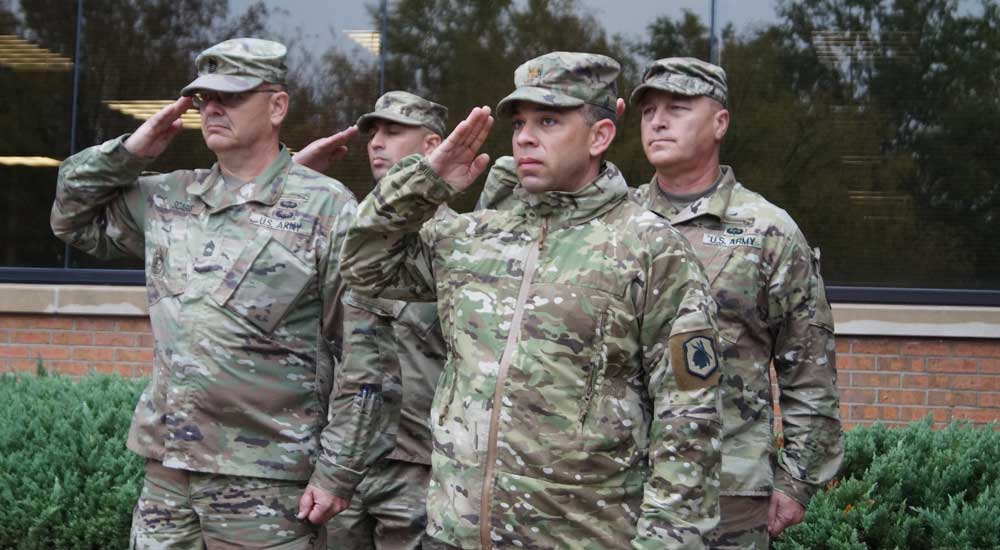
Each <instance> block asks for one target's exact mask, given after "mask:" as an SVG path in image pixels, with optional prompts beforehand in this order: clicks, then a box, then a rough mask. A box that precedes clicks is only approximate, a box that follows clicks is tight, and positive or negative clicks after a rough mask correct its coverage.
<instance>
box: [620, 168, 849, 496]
mask: <svg viewBox="0 0 1000 550" xmlns="http://www.w3.org/2000/svg"><path fill="white" fill-rule="evenodd" d="M635 199H636V200H637V201H638V202H639V204H641V205H643V206H645V207H646V208H649V209H650V210H652V211H653V212H656V213H658V214H660V215H662V216H664V217H666V218H667V219H668V220H670V222H671V223H672V224H673V225H674V226H675V227H677V228H678V229H679V230H680V231H681V233H682V234H683V235H684V236H685V237H686V238H687V239H688V241H689V242H690V243H691V244H692V246H694V249H695V252H696V253H697V254H698V258H699V259H700V260H701V262H702V264H703V265H704V266H705V271H706V272H707V274H708V279H709V282H710V283H711V285H712V294H713V296H714V297H715V302H716V303H717V304H718V307H719V336H720V337H721V343H722V356H723V375H722V381H721V383H720V392H721V394H722V403H723V406H722V423H723V427H724V431H725V436H724V439H723V445H722V455H723V456H722V493H723V494H724V495H769V494H770V493H771V489H772V487H774V488H777V489H778V490H780V491H782V492H783V493H786V494H788V495H789V496H791V497H792V498H794V499H796V500H797V501H799V502H800V503H802V504H803V505H805V504H806V503H807V502H808V501H809V497H810V496H811V495H812V493H813V492H815V490H816V489H817V488H819V487H821V486H823V485H824V484H826V483H827V482H828V481H830V480H831V479H833V477H834V476H835V475H836V474H837V472H838V471H839V469H840V464H841V461H842V460H843V434H842V431H841V425H840V408H839V399H838V394H837V369H836V356H835V351H834V338H833V315H832V312H831V310H830V304H829V303H828V302H827V298H826V289H825V288H824V286H823V279H822V277H821V276H820V272H819V253H818V251H817V252H814V251H813V250H811V249H810V248H809V245H808V243H807V242H806V239H805V237H804V236H803V235H802V232H801V231H799V229H798V226H796V225H795V222H794V221H793V220H792V218H791V217H790V216H789V215H788V213H786V212H785V211H784V210H781V209H780V208H778V207H776V206H774V205H773V204H771V203H769V202H767V200H765V199H764V198H763V197H761V196H760V195H758V194H757V193H754V192H752V191H750V190H748V189H746V188H745V187H743V186H742V185H740V184H739V183H737V181H736V177H735V175H734V174H733V170H732V168H730V167H728V166H723V167H722V174H721V176H720V181H719V182H718V186H717V187H716V189H715V191H714V192H712V193H710V194H708V195H707V196H704V197H701V198H700V199H698V200H695V201H694V202H693V203H691V204H689V205H687V206H685V207H682V208H679V207H677V206H674V205H673V204H671V202H670V199H669V198H668V197H667V196H666V195H665V194H664V193H663V192H661V191H660V188H659V186H658V185H657V182H656V177H655V176H654V178H653V181H652V182H651V183H649V184H647V185H644V186H642V187H640V188H639V189H638V190H636V192H635ZM772 361H773V362H774V368H775V372H776V373H777V376H778V380H777V381H778V387H779V388H780V389H781V393H780V396H779V404H780V406H781V414H782V434H783V437H784V441H785V445H784V448H783V450H782V451H781V452H780V453H779V452H778V450H777V449H776V448H775V438H774V416H773V413H774V411H773V408H772V401H773V396H772V395H771V378H770V371H769V366H770V364H771V362H772ZM775 458H776V459H777V464H778V467H779V468H778V470H777V475H776V476H775V472H773V471H772V467H771V464H772V460H773V459H775Z"/></svg>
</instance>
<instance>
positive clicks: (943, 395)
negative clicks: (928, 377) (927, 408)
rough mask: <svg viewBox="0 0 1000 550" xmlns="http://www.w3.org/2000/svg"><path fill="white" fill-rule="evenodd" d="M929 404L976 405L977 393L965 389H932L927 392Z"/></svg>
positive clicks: (950, 405) (949, 405)
mask: <svg viewBox="0 0 1000 550" xmlns="http://www.w3.org/2000/svg"><path fill="white" fill-rule="evenodd" d="M927 404H929V405H942V406H948V407H953V406H955V405H958V406H960V407H962V406H965V407H975V406H976V393H975V392H963V391H930V392H927Z"/></svg>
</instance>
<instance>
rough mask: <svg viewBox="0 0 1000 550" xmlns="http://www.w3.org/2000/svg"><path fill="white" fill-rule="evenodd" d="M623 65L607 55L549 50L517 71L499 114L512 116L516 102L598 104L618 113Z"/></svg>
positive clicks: (571, 105)
mask: <svg viewBox="0 0 1000 550" xmlns="http://www.w3.org/2000/svg"><path fill="white" fill-rule="evenodd" d="M620 72H621V66H620V65H619V64H618V62H617V61H615V60H614V59H611V58H610V57H607V56H605V55H598V54H592V53H577V52H550V53H547V54H545V55H543V56H540V57H536V58H534V59H531V60H529V61H527V62H525V63H523V64H522V65H521V66H520V67H518V68H517V70H516V71H514V86H515V87H516V89H515V90H514V91H513V92H512V93H511V94H510V95H508V96H507V97H505V98H503V99H502V100H500V103H498V104H497V113H498V114H500V115H503V116H510V114H511V109H512V108H513V105H514V102H515V101H528V102H531V103H537V104H539V105H546V106H549V107H556V108H565V107H579V106H581V105H583V104H590V105H596V106H598V107H603V108H605V109H609V110H611V112H612V113H613V112H615V102H616V101H617V100H618V85H617V84H616V83H615V80H616V79H617V78H618V73H620Z"/></svg>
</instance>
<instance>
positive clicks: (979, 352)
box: [955, 340, 1000, 357]
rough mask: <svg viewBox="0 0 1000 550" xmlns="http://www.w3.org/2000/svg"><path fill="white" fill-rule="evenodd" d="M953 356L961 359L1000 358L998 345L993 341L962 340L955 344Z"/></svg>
mask: <svg viewBox="0 0 1000 550" xmlns="http://www.w3.org/2000/svg"><path fill="white" fill-rule="evenodd" d="M955 355H958V356H962V357H997V356H1000V343H998V342H996V341H994V340H964V341H960V342H956V343H955Z"/></svg>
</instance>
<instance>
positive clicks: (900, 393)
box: [878, 390, 927, 405]
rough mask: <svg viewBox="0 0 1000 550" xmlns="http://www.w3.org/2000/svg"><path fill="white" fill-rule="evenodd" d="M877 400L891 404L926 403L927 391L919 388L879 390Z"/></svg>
mask: <svg viewBox="0 0 1000 550" xmlns="http://www.w3.org/2000/svg"><path fill="white" fill-rule="evenodd" d="M878 402H879V403H888V404H891V405H926V404H927V392H924V391H919V390H879V391H878Z"/></svg>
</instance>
